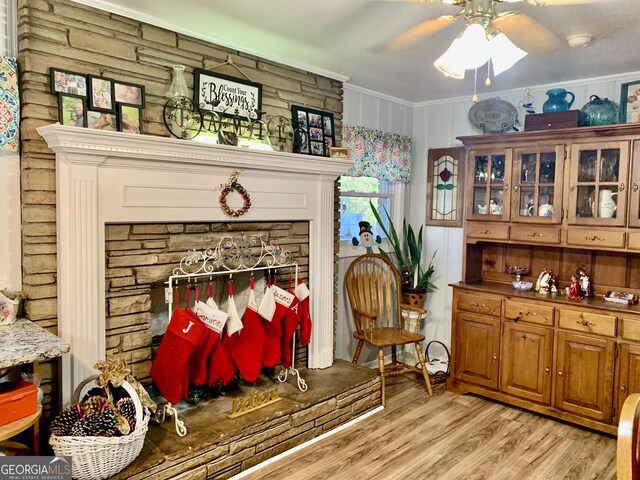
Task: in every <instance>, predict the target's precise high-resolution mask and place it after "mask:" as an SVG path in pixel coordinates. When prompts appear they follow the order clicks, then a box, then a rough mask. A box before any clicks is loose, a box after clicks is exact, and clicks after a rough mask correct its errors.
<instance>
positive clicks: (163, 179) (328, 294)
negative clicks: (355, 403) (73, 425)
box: [38, 124, 353, 402]
mask: <svg viewBox="0 0 640 480" xmlns="http://www.w3.org/2000/svg"><path fill="white" fill-rule="evenodd" d="M38 133H40V135H42V136H43V137H44V139H45V140H46V142H47V144H48V145H49V148H51V149H52V150H53V151H54V152H55V153H56V166H57V217H58V218H57V221H58V225H57V228H58V334H59V335H60V336H61V337H62V338H63V339H65V340H67V341H68V342H69V343H70V344H71V352H70V353H69V354H68V355H66V356H65V357H64V358H63V372H62V376H63V380H62V397H63V401H64V402H66V401H68V400H69V399H70V397H71V394H72V392H73V389H74V388H75V386H77V384H78V383H79V382H80V381H82V380H83V379H84V378H85V377H87V376H89V375H90V374H92V373H93V365H94V364H95V362H96V361H97V360H100V359H102V358H104V356H105V351H106V348H105V338H106V337H105V245H104V241H105V240H104V229H105V224H109V223H145V222H153V223H163V222H164V223H178V222H211V223H213V222H242V221H248V222H274V221H276V222H277V221H300V220H302V221H308V222H309V274H310V279H309V288H310V290H311V296H310V302H311V308H312V312H311V314H312V320H313V333H312V335H311V344H310V345H309V358H308V364H309V367H310V368H326V367H329V366H331V365H332V363H333V278H334V277H333V267H334V254H333V245H334V236H333V232H334V224H333V216H334V211H333V208H334V199H333V196H334V181H335V179H336V178H337V177H339V176H340V175H342V174H343V173H344V172H345V171H347V170H348V169H349V168H350V167H351V165H352V164H353V162H352V161H351V160H344V159H328V158H324V157H314V156H310V155H299V154H292V153H282V152H261V151H255V150H248V149H243V148H238V147H231V146H227V145H203V144H198V143H193V142H188V141H183V140H177V139H172V138H163V137H154V136H150V135H130V134H125V133H120V132H103V131H99V130H91V129H86V128H77V127H69V126H61V125H58V124H56V125H48V126H46V127H41V128H39V129H38ZM233 169H243V170H244V171H243V173H242V174H241V176H240V182H241V183H242V185H243V186H244V187H245V188H246V189H247V191H248V192H249V193H250V194H251V198H252V204H253V205H252V207H251V209H250V210H249V211H248V212H247V213H246V214H245V215H243V216H242V217H241V218H239V219H237V218H229V217H228V216H226V215H224V213H223V212H222V210H221V209H220V206H219V204H218V194H219V192H216V187H217V186H218V185H220V184H222V183H225V182H226V181H227V180H228V178H229V174H230V173H231V171H232V170H233Z"/></svg>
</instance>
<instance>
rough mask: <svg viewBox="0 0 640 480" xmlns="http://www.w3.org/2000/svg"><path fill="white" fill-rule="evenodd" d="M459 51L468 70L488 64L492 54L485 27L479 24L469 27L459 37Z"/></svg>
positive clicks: (472, 24)
mask: <svg viewBox="0 0 640 480" xmlns="http://www.w3.org/2000/svg"><path fill="white" fill-rule="evenodd" d="M452 46H453V44H452ZM457 50H458V55H460V58H461V61H462V64H463V65H464V66H465V68H466V69H468V70H473V69H475V68H478V67H480V66H482V65H484V64H485V63H487V62H488V61H489V53H490V52H489V40H488V39H487V32H486V31H485V29H484V27H483V26H482V25H481V24H479V23H471V24H469V25H467V28H465V29H464V32H462V35H461V36H460V37H459V43H458V46H457Z"/></svg>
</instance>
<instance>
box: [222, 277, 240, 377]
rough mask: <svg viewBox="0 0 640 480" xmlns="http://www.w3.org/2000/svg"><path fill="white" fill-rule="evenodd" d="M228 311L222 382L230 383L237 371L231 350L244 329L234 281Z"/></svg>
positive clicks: (231, 284) (224, 339) (231, 285)
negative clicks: (235, 295)
mask: <svg viewBox="0 0 640 480" xmlns="http://www.w3.org/2000/svg"><path fill="white" fill-rule="evenodd" d="M227 313H228V314H229V320H228V321H227V328H226V333H225V334H224V335H223V336H222V340H221V341H222V350H223V352H224V356H225V360H226V362H227V364H226V367H225V368H224V371H223V372H222V384H223V385H228V384H229V382H230V381H231V379H232V378H233V375H234V374H235V373H236V366H235V365H234V364H233V361H232V359H231V352H232V351H233V348H234V347H235V346H236V343H237V342H238V338H239V337H240V330H242V320H240V315H238V309H237V308H236V301H235V300H234V299H233V283H231V282H230V283H229V300H228V301H227Z"/></svg>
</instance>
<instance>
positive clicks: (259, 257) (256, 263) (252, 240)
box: [156, 233, 308, 437]
mask: <svg viewBox="0 0 640 480" xmlns="http://www.w3.org/2000/svg"><path fill="white" fill-rule="evenodd" d="M277 269H295V284H294V285H297V283H298V263H297V262H294V261H293V260H292V257H291V253H290V252H289V251H287V250H284V249H283V248H282V247H281V246H280V245H275V244H271V243H270V244H267V243H265V242H264V240H263V239H262V237H261V236H259V235H251V236H247V235H245V234H244V233H240V234H238V235H233V236H230V235H228V236H224V237H223V238H222V239H221V240H220V241H219V242H218V243H217V244H216V245H215V246H214V247H212V248H207V249H206V250H203V251H197V250H189V253H188V254H187V255H186V256H185V257H183V258H182V260H180V265H179V266H178V267H176V268H174V269H173V272H172V274H171V275H170V276H169V278H168V280H167V281H166V282H165V283H166V284H167V289H166V292H165V301H166V303H167V304H168V313H169V318H171V314H172V313H173V289H174V287H175V288H177V286H178V284H179V283H180V281H181V280H183V281H184V280H186V281H187V282H192V281H195V283H198V282H197V280H198V279H199V278H209V279H210V280H211V279H213V277H215V276H221V275H229V278H230V279H232V278H233V274H234V273H253V272H256V271H264V270H267V271H270V270H277ZM291 348H292V352H291V353H292V355H291V367H289V368H283V369H282V370H281V371H280V372H279V373H278V376H277V379H278V381H279V382H281V383H283V382H286V381H287V378H288V376H289V374H291V377H296V378H297V383H298V389H299V390H300V391H302V392H305V391H306V390H307V388H308V387H307V382H305V380H304V379H303V378H302V377H301V376H300V372H299V371H298V369H297V368H295V348H296V337H295V333H294V336H293V341H292V346H291ZM166 416H173V417H174V420H175V429H176V433H177V434H178V435H179V436H181V437H183V436H185V435H186V434H187V428H186V427H185V425H184V421H182V420H180V419H179V418H178V412H177V410H176V408H175V407H174V406H173V405H171V404H170V403H167V404H165V405H164V406H163V408H161V409H158V411H157V413H156V420H157V421H158V422H163V421H164V419H165V418H166Z"/></svg>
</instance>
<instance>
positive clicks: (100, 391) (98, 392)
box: [81, 387, 107, 403]
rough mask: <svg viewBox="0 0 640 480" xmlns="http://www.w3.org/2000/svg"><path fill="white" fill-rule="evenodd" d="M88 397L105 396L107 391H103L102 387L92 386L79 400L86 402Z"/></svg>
mask: <svg viewBox="0 0 640 480" xmlns="http://www.w3.org/2000/svg"><path fill="white" fill-rule="evenodd" d="M89 397H104V398H107V392H106V391H105V389H104V387H93V388H92V389H91V390H89V391H88V392H87V393H85V395H84V397H82V400H81V402H82V403H84V402H86V401H87V399H88V398H89Z"/></svg>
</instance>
